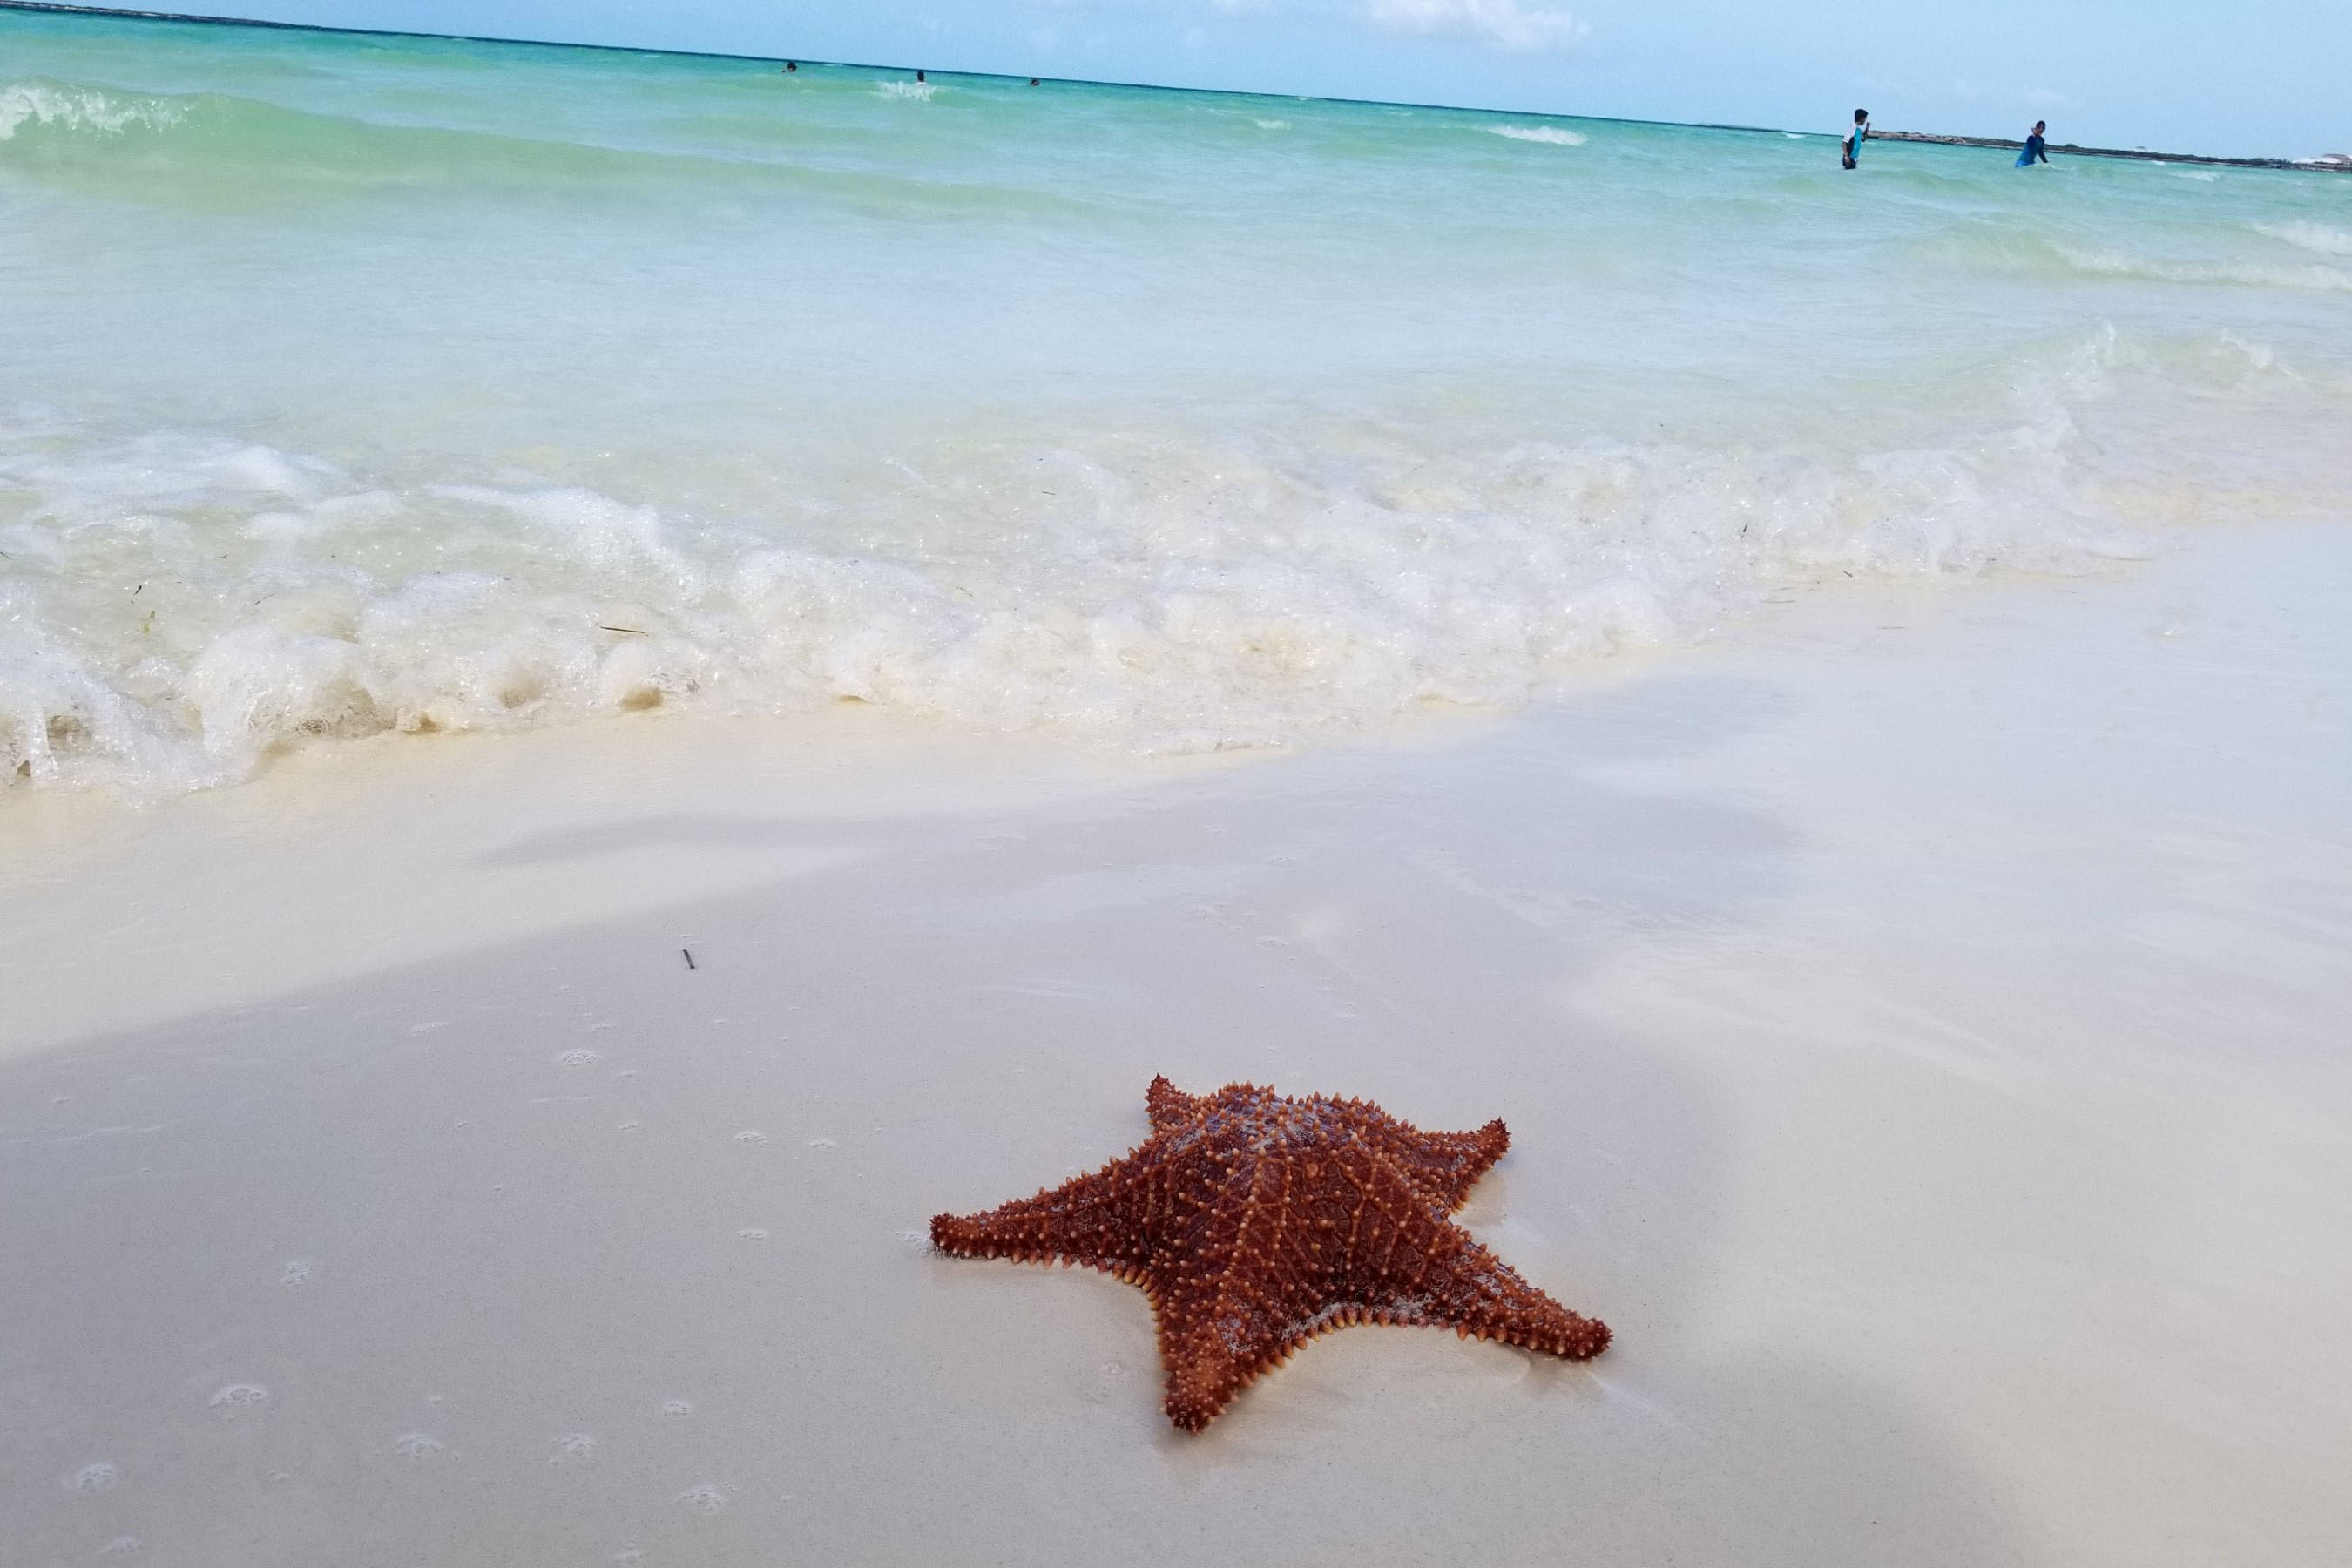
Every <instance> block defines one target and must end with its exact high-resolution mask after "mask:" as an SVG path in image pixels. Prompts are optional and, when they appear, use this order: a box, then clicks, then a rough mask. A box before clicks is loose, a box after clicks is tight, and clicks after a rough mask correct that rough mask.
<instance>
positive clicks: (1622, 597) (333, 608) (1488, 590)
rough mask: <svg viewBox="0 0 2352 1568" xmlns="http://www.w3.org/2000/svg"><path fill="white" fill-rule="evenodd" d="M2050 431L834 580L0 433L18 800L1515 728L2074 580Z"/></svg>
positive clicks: (984, 510)
mask: <svg viewBox="0 0 2352 1568" xmlns="http://www.w3.org/2000/svg"><path fill="white" fill-rule="evenodd" d="M2053 418H2054V419H2055V420H2056V423H2055V424H2053V423H2052V422H2051V421H2052V419H2053ZM2063 435H2064V431H2063V414H2061V415H2056V416H2041V417H2038V419H2037V420H2030V421H2029V422H2028V423H2026V424H2023V425H2020V426H2017V427H2015V428H2012V429H2007V430H1996V431H1990V432H1987V433H1985V434H1984V435H1983V436H1982V437H1981V438H1980V439H1978V440H1976V441H1974V442H1972V443H1970V444H1968V445H1965V446H1962V447H1953V448H1949V449H1937V450H1916V451H1890V452H1880V453H1875V454H1866V455H1861V456H1854V457H1848V458H1825V457H1818V456H1816V457H1801V456H1796V455H1788V454H1782V455H1766V454H1732V453H1710V452H1705V451H1698V450H1691V449H1685V448H1679V447H1628V446H1620V445H1607V444H1582V445H1571V446H1562V445H1548V444H1542V443H1524V444H1520V445H1517V446H1514V447H1508V448H1507V449H1503V450H1499V451H1495V450H1489V451H1457V450H1454V449H1453V448H1452V447H1451V446H1448V445H1441V446H1440V447H1438V448H1437V450H1436V451H1435V452H1433V451H1430V450H1407V449H1404V448H1402V447H1399V448H1396V449H1394V450H1391V451H1390V452H1388V453H1387V454H1386V455H1385V456H1375V457H1372V458H1367V457H1366V456H1364V454H1363V452H1362V450H1361V449H1360V448H1358V449H1356V450H1353V451H1351V452H1350V455H1349V457H1348V458H1347V459H1346V460H1345V463H1344V464H1342V463H1341V462H1340V460H1339V459H1338V458H1333V457H1331V456H1329V455H1328V449H1327V448H1321V447H1317V446H1315V445H1313V444H1311V443H1309V444H1307V445H1304V446H1301V447H1264V446H1259V447H1252V446H1244V445H1240V444H1234V443H1228V444H1220V445H1206V446H1204V445H1199V444H1192V445H1188V444H1185V443H1182V442H1180V441H1175V440H1169V441H1162V442H1156V443H1152V444H1150V446H1149V447H1142V448H1139V447H1137V446H1136V445H1134V444H1132V443H1127V444H1121V445H1118V446H1117V447H1111V448H1106V450H1105V451H1104V452H1102V453H1089V452H1086V451H1073V450H1059V451H1035V450H1027V451H1019V452H1013V451H1005V452H999V453H996V454H995V455H994V456H993V457H992V458H986V459H985V460H982V459H972V460H970V461H969V462H967V464H966V466H965V467H964V468H962V469H961V472H960V473H959V475H958V477H956V478H955V479H952V480H951V481H942V480H941V479H940V474H939V473H938V472H937V471H934V472H933V473H932V474H931V475H930V476H929V486H928V493H927V494H926V496H925V497H924V499H922V500H919V501H918V500H915V499H914V498H913V497H912V496H911V495H910V496H909V497H906V498H899V499H898V502H896V503H892V504H894V505H897V507H898V512H899V514H900V515H901V516H903V517H917V516H919V517H920V518H924V519H929V518H933V517H936V516H940V515H941V514H940V497H941V494H942V484H943V483H944V487H945V493H946V494H947V495H948V496H949V498H950V500H951V501H952V505H951V507H950V510H949V512H948V513H947V516H948V519H949V521H947V522H946V523H944V524H942V525H940V526H942V527H945V528H947V529H948V530H949V531H946V532H940V531H929V532H926V531H924V528H929V526H930V525H929V524H928V523H927V524H925V525H923V528H918V527H914V526H912V525H909V526H906V527H899V528H898V529H897V530H896V531H895V532H894V531H892V530H891V529H890V528H887V527H885V528H877V530H874V531H872V533H873V536H874V537H875V538H876V539H877V544H876V546H875V547H874V548H871V549H860V550H858V551H856V552H851V551H848V550H845V549H840V548H830V549H829V548H820V547H818V546H816V545H815V544H814V543H812V542H809V541H808V540H807V539H805V538H804V537H795V536H794V535H793V531H792V530H791V529H790V528H789V527H788V526H786V525H781V524H776V523H761V522H759V521H737V522H722V521H715V520H709V519H701V518H696V517H693V516H689V515H685V514H678V513H672V512H668V511H665V510H659V509H656V508H654V507H649V506H643V505H634V504H629V503H627V502H625V501H623V500H616V499H614V498H613V497H610V496H606V495H602V494H598V493H596V492H593V491H590V490H585V489H573V488H560V487H532V486H527V485H525V486H513V487H507V488H500V487H490V486H482V485H448V486H424V487H419V488H415V489H404V490H399V491H387V490H383V489H373V488H371V487H369V486H367V485H365V484H362V483H361V482H359V481H357V480H355V479H352V477H350V476H348V475H346V474H344V473H342V472H341V471H339V470H338V469H336V468H333V467H332V466H331V465H329V464H326V463H323V462H320V461H318V460H316V459H313V458H303V457H299V456H292V455H289V454H286V453H282V452H278V451H275V450H272V449H270V448H268V447H259V446H255V445H251V444H247V443H239V442H236V441H232V440H226V439H220V438H213V437H197V436H191V435H184V434H159V435H154V436H151V437H145V438H142V439H139V440H135V441H131V442H127V443H108V442H105V441H102V440H99V439H97V438H95V437H88V436H85V435H82V434H80V433H79V432H77V431H75V430H74V429H73V428H71V427H70V426H66V425H61V424H58V422H56V421H50V422H48V423H47V424H43V423H42V422H39V421H30V420H25V421H19V422H18V423H17V424H16V425H15V426H9V425H8V424H7V423H6V422H5V421H0V517H11V516H13V518H14V521H12V522H10V523H8V524H7V525H6V526H5V527H0V552H5V554H6V557H7V559H5V560H0V779H6V780H8V781H10V782H16V783H29V784H35V785H50V786H83V785H109V784H110V785H117V786H122V787H127V788H131V789H133V790H139V791H146V792H154V791H173V790H180V789H187V788H196V787H204V786H207V785H213V784H223V783H227V782H231V781H234V780H236V779H238V778H242V777H244V776H246V775H247V773H250V772H251V771H252V770H253V769H254V768H255V767H256V766H257V765H258V764H259V763H260V762H261V761H262V760H263V758H264V757H265V756H266V755H267V754H268V752H270V751H271V750H272V749H273V748H277V747H281V746H285V745H288V744H292V743H300V742H306V741H308V740H310V739H311V738H331V737H337V736H361V735H367V734H372V733H377V732H382V731H455V730H472V731H499V730H512V729H520V728H526V727H531V726H536V725H541V724H546V723H551V722H557V721H565V720H572V719H578V718H583V717H586V716H590V715H593V714H598V713H613V712H620V711H625V710H636V709H646V708H655V707H662V706H667V705H677V704H688V705H694V706H698V707H701V708H705V709H712V710H721V711H765V712H774V711H787V710H804V709H808V708H811V707H814V706H818V705H822V704H824V703H827V702H831V701H835V700H842V699H848V698H854V699H857V700H864V701H868V702H875V703H881V704H887V705H889V706H891V707H894V708H897V709H899V710H905V711H908V712H912V713H919V714H925V715H930V716H935V717H938V718H941V719H944V720H947V721H952V722H956V723H959V724H962V725H967V726H972V727H977V728H982V729H989V730H1031V729H1034V730H1048V731H1059V732H1063V733H1066V734H1069V735H1072V736H1075V737H1078V738H1081V739H1086V740H1090V741H1093V742H1100V743H1105V744H1109V745H1113V746H1118V747H1132V748H1141V749H1152V750H1168V749H1175V750H1185V749H1192V750H1197V749H1208V748H1216V747H1224V746H1234V745H1255V744H1269V743H1279V742H1288V741H1291V740H1294V739H1297V738H1299V737H1303V736H1306V735H1308V734H1311V733H1314V732H1316V731H1326V730H1330V729H1333V728H1342V729H1344V728H1348V727H1353V726H1361V725H1367V724H1377V723H1380V722H1382V721H1387V720H1389V719H1391V718H1392V717H1393V716H1394V715H1396V714H1397V713H1398V712H1400V711H1401V710H1408V709H1411V708H1412V707H1414V706H1416V705H1419V704H1423V703H1430V702H1441V703H1475V704H1498V705H1510V704H1517V703H1520V702H1524V701H1526V700H1528V699H1529V697H1530V696H1531V695H1532V694H1535V693H1537V692H1538V691H1540V690H1541V689H1544V687H1545V686H1546V684H1547V683H1548V682H1549V680H1550V679H1554V678H1555V677H1556V676H1557V675H1558V673H1559V671H1560V670H1561V669H1562V668H1564V667H1565V666H1567V665H1568V664H1570V663H1572V662H1574V661H1576V660H1579V659H1581V658H1590V657H1593V656H1597V655H1602V654H1606V653H1608V652H1610V651H1611V650H1612V649H1615V648H1617V647H1622V646H1625V645H1629V644H1654V643H1660V642H1678V641H1685V640H1688V639H1692V638H1696V637H1704V636H1706V635H1707V633H1708V632H1709V630H1710V629H1711V628H1713V627H1715V626H1717V625H1719V624H1720V623H1721V621H1722V620H1723V618H1724V617H1725V616H1727V615H1729V614H1732V613H1735V612H1737V611H1738V609H1740V608H1741V607H1742V606H1744V605H1748V604H1749V603H1751V602H1752V601H1753V600H1755V599H1756V598H1757V597H1759V596H1760V595H1762V594H1764V593H1765V592H1767V591H1768V590H1769V587H1770V585H1772V584H1786V583H1790V582H1793V581H1803V580H1808V579H1811V578H1812V577H1816V576H1823V575H1834V574H1840V573H1849V574H1894V575H1917V574H1929V575H1935V574H1950V575H1961V576H1965V575H1969V574H1976V573H1979V572H1983V571H1985V570H1988V569H1990V568H1994V567H2000V566H2021V567H2030V568H2035V569H2048V570H2079V569H2083V568H2084V567H2085V566H2086V565H2087V564H2088V563H2091V562H2093V561H2095V559H2097V558H2099V557H2100V555H2101V554H2102V553H2103V552H2109V553H2111V552H2115V551H2116V550H2117V549H2119V548H2122V547H2121V546H2119V545H2118V544H2117V543H2116V538H2117V536H2116V531H2115V530H2114V528H2113V527H2111V526H2110V525H2109V524H2108V523H2107V522H2105V521H2102V520H2101V519H2100V518H2099V517H2097V516H2095V515H2094V514H2093V513H2092V512H2091V511H2089V510H2086V509H2085V507H2084V505H2083V504H2081V503H2080V502H2078V501H2077V500H2076V499H2075V498H2074V495H2073V493H2072V492H2071V490H2070V489H2069V488H2068V484H2067V482H2066V476H2065V463H2064V459H2063V457H2062V456H2061V454H2060V450H2059V448H2060V447H2061V446H2062V445H2063ZM1046 472H1050V473H1051V474H1053V475H1054V476H1055V479H1054V482H1053V483H1051V484H1050V485H1047V486H1045V487H1043V489H1041V487H1040V486H1039V483H1038V477H1039V475H1040V474H1041V473H1046ZM1046 491H1050V492H1052V494H1053V495H1054V496H1055V498H1058V499H1055V500H1045V499H1043V498H1044V496H1045V492H1046ZM884 510H889V507H888V506H886V507H885V508H884Z"/></svg>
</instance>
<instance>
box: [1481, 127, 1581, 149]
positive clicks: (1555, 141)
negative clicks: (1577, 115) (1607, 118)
mask: <svg viewBox="0 0 2352 1568" xmlns="http://www.w3.org/2000/svg"><path fill="white" fill-rule="evenodd" d="M1480 129H1481V130H1484V131H1486V132H1488V133H1489V134H1491V135H1496V136H1507V137H1509V138H1510V139H1511V140H1512V141H1514V142H1544V143H1546V144H1548V145H1549V146H1553V147H1581V146H1583V145H1584V143H1585V142H1586V141H1587V140H1589V139H1588V138H1587V137H1585V136H1584V135H1582V134H1581V133H1580V132H1574V131H1565V130H1562V129H1561V128H1560V127H1559V126H1557V125H1486V126H1482V127H1480Z"/></svg>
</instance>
